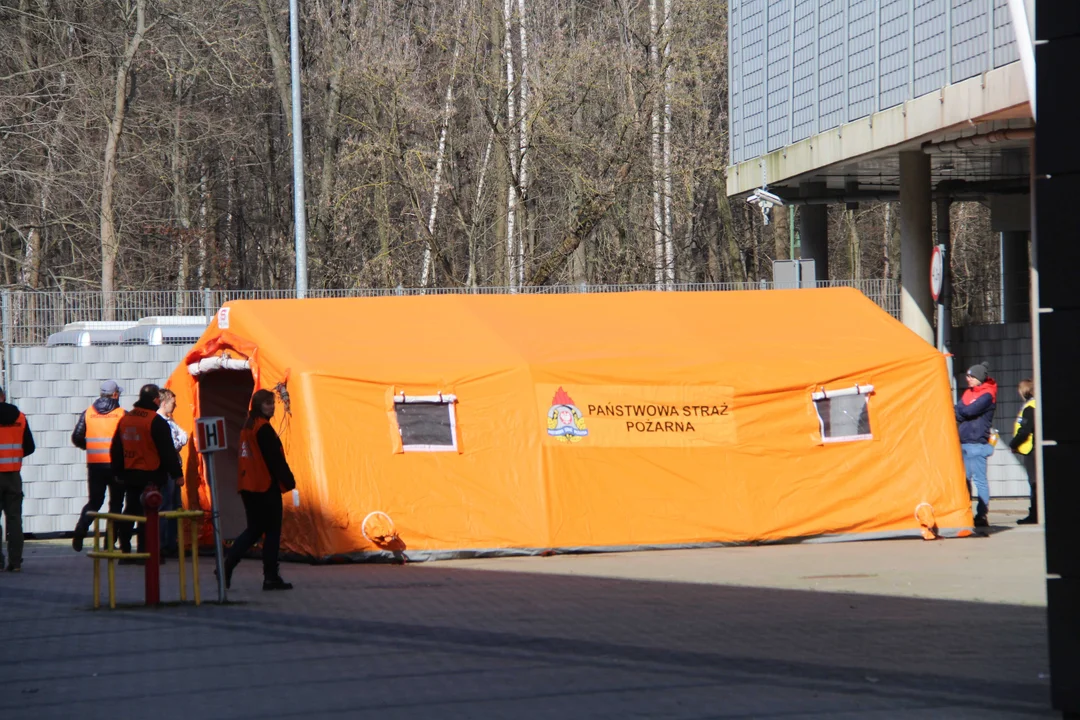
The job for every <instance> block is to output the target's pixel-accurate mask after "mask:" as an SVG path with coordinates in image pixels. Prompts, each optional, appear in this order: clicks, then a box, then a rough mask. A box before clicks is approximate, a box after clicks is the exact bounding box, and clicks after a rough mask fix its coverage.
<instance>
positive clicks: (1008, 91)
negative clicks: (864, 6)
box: [727, 62, 1032, 196]
mask: <svg viewBox="0 0 1080 720" xmlns="http://www.w3.org/2000/svg"><path fill="white" fill-rule="evenodd" d="M1031 117H1032V116H1031V107H1030V105H1029V103H1028V91H1027V85H1026V82H1025V79H1024V70H1023V67H1022V66H1021V64H1020V63H1019V62H1014V63H1010V64H1008V65H1005V66H1003V67H1000V68H997V69H995V70H990V71H987V72H985V73H983V74H981V75H978V76H976V77H973V78H969V79H967V80H964V81H962V82H958V83H955V84H952V85H947V86H945V87H944V88H941V89H940V90H939V91H937V92H934V93H930V94H928V95H923V96H922V97H918V98H915V99H914V100H908V101H907V102H905V103H904V104H902V105H897V106H896V107H892V108H889V109H887V110H882V111H880V112H876V113H873V114H872V115H869V116H867V117H864V118H860V119H859V120H855V121H853V122H850V123H846V124H844V125H841V126H839V127H836V128H832V129H831V130H826V131H824V132H821V133H818V134H816V135H812V136H810V137H809V138H807V139H805V140H802V141H800V142H797V143H795V144H793V145H788V146H787V147H783V148H780V149H778V150H774V151H773V152H771V153H768V154H767V155H763V156H761V157H757V158H752V159H750V160H747V161H745V162H741V163H739V164H737V165H733V166H729V167H728V169H727V193H728V195H729V196H735V195H741V194H742V193H746V192H750V191H752V190H754V189H755V188H758V187H761V186H762V184H768V185H773V184H776V183H783V181H785V180H789V181H790V180H792V179H794V178H798V177H799V176H802V175H808V176H809V175H812V174H813V173H814V172H815V171H819V170H822V169H824V168H828V167H830V166H833V165H842V164H850V163H852V162H853V161H858V160H860V159H862V158H866V157H874V156H880V155H881V154H883V153H890V152H900V151H903V150H918V149H920V148H921V147H922V144H923V143H924V142H926V141H929V140H931V139H933V138H935V137H938V138H940V137H941V136H942V135H946V136H947V135H948V134H950V133H958V134H959V133H963V132H965V131H969V132H975V131H976V128H977V126H978V125H979V124H985V123H989V122H999V123H1000V122H1007V123H1011V122H1014V121H1017V120H1020V121H1023V120H1029V121H1030V120H1031Z"/></svg>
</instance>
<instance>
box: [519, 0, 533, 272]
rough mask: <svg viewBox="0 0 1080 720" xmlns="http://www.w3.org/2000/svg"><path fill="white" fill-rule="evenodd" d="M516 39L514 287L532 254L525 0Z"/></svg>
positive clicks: (527, 41) (521, 3)
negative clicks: (518, 225) (518, 63)
mask: <svg viewBox="0 0 1080 720" xmlns="http://www.w3.org/2000/svg"><path fill="white" fill-rule="evenodd" d="M517 6H518V35H519V37H520V39H521V79H520V81H519V87H518V92H519V95H520V98H521V102H520V104H519V107H518V111H519V112H518V183H517V187H518V195H519V199H520V200H521V230H520V238H519V239H518V257H517V270H518V276H517V284H518V285H523V284H524V283H525V246H526V245H528V246H529V251H530V253H531V252H532V251H533V249H534V248H533V244H534V238H533V227H532V219H531V214H530V213H529V156H528V149H529V125H528V122H529V117H528V116H529V40H528V36H527V35H526V32H525V0H517Z"/></svg>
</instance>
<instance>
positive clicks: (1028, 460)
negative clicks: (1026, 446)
mask: <svg viewBox="0 0 1080 720" xmlns="http://www.w3.org/2000/svg"><path fill="white" fill-rule="evenodd" d="M1020 457H1022V458H1024V470H1026V471H1027V476H1028V486H1029V487H1030V488H1031V510H1029V511H1028V512H1029V514H1030V515H1031V517H1033V518H1038V517H1039V494H1038V487H1037V483H1038V479H1037V478H1036V477H1035V449H1034V448H1032V450H1031V452H1029V453H1028V454H1027V455H1021V456H1020Z"/></svg>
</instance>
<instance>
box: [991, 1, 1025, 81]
mask: <svg viewBox="0 0 1080 720" xmlns="http://www.w3.org/2000/svg"><path fill="white" fill-rule="evenodd" d="M1019 59H1020V53H1019V52H1018V51H1017V49H1016V35H1015V34H1014V33H1013V27H1012V17H1011V16H1010V15H1009V0H994V67H996V68H999V67H1001V66H1002V65H1008V64H1009V63H1011V62H1016V61H1017V60H1019Z"/></svg>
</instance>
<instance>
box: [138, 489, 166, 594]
mask: <svg viewBox="0 0 1080 720" xmlns="http://www.w3.org/2000/svg"><path fill="white" fill-rule="evenodd" d="M161 503H162V497H161V492H160V491H158V489H157V485H147V486H146V489H145V490H143V493H142V506H143V512H144V513H146V528H145V529H144V531H143V540H144V541H145V542H146V551H147V552H148V553H150V557H149V559H147V561H146V604H147V605H157V604H158V603H159V602H160V601H161V577H160V571H161V533H160V531H159V527H158V522H159V519H158V508H160V507H161Z"/></svg>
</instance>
